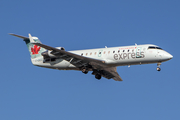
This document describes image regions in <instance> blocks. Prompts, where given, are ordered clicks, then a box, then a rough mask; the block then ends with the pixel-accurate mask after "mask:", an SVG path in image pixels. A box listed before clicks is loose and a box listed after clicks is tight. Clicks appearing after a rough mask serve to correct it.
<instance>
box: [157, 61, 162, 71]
mask: <svg viewBox="0 0 180 120" xmlns="http://www.w3.org/2000/svg"><path fill="white" fill-rule="evenodd" d="M160 65H161V63H158V64H157V71H161V68H160Z"/></svg>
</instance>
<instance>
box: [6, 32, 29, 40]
mask: <svg viewBox="0 0 180 120" xmlns="http://www.w3.org/2000/svg"><path fill="white" fill-rule="evenodd" d="M9 35H12V36H15V37H18V38H22V39H29V38H28V37H24V36H20V35H16V34H13V33H9Z"/></svg>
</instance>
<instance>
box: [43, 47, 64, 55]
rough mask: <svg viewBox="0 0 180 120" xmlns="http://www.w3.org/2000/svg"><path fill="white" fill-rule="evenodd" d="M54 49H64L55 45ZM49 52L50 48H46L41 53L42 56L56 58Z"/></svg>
mask: <svg viewBox="0 0 180 120" xmlns="http://www.w3.org/2000/svg"><path fill="white" fill-rule="evenodd" d="M56 49H59V50H65V49H64V48H63V47H56ZM51 52H52V51H51V50H47V51H45V52H42V53H41V55H42V56H44V57H50V58H56V57H57V56H55V55H53V54H51Z"/></svg>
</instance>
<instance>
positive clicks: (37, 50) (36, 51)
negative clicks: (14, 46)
mask: <svg viewBox="0 0 180 120" xmlns="http://www.w3.org/2000/svg"><path fill="white" fill-rule="evenodd" d="M10 35H13V36H16V37H19V38H22V39H24V41H25V43H26V45H27V47H28V50H29V52H30V55H31V58H37V57H40V56H41V53H42V52H44V51H46V49H44V48H42V47H39V46H37V45H34V44H33V43H41V41H40V40H39V39H38V38H37V37H32V36H31V34H29V38H28V37H24V36H20V35H16V34H10Z"/></svg>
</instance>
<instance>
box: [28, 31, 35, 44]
mask: <svg viewBox="0 0 180 120" xmlns="http://www.w3.org/2000/svg"><path fill="white" fill-rule="evenodd" d="M29 40H30V42H31V43H35V41H34V40H33V38H32V36H31V34H30V33H29Z"/></svg>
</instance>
